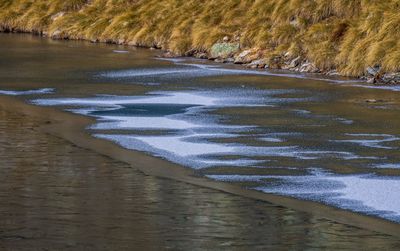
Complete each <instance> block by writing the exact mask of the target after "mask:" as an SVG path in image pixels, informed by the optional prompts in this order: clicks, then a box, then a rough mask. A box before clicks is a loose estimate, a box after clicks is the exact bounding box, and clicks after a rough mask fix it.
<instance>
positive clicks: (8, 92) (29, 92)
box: [0, 88, 54, 96]
mask: <svg viewBox="0 0 400 251" xmlns="http://www.w3.org/2000/svg"><path fill="white" fill-rule="evenodd" d="M51 93H54V89H53V88H42V89H37V90H27V91H12V90H0V94H3V95H10V96H19V95H36V94H51Z"/></svg>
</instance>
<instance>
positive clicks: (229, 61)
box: [225, 58, 235, 63]
mask: <svg viewBox="0 0 400 251" xmlns="http://www.w3.org/2000/svg"><path fill="white" fill-rule="evenodd" d="M225 62H226V63H233V62H235V59H234V58H227V59H226V60H225Z"/></svg>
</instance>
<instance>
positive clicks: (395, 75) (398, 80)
mask: <svg viewBox="0 0 400 251" xmlns="http://www.w3.org/2000/svg"><path fill="white" fill-rule="evenodd" d="M382 81H383V82H386V83H389V84H400V72H391V73H385V74H384V75H383V76H382Z"/></svg>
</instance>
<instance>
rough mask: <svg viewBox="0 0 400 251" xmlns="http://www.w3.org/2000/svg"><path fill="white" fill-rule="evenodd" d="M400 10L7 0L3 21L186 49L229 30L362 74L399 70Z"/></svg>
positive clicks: (248, 0)
mask: <svg viewBox="0 0 400 251" xmlns="http://www.w3.org/2000/svg"><path fill="white" fill-rule="evenodd" d="M399 11H400V2H399V1H398V0H386V1H381V0H268V1H265V0H208V1H199V0H52V1H48V0H0V24H1V25H2V26H5V27H9V28H17V29H19V30H22V31H46V32H49V33H50V34H51V33H52V32H54V31H61V32H62V33H63V34H65V35H67V36H69V37H70V38H74V39H90V40H91V39H99V40H101V41H107V40H112V41H118V40H123V41H126V42H129V43H130V44H135V45H141V46H156V47H161V48H163V49H168V50H172V51H174V52H176V53H179V54H185V53H188V52H191V51H194V50H196V51H209V50H210V48H211V47H212V45H213V44H214V43H216V42H218V41H220V40H221V39H222V38H223V37H224V36H229V37H230V38H231V39H237V40H238V41H240V46H241V48H242V49H246V48H258V49H259V50H260V51H262V52H263V55H264V57H269V56H271V55H280V54H284V53H286V52H290V54H291V55H292V56H293V57H295V56H299V55H300V56H303V57H305V58H307V59H308V60H310V61H311V62H313V63H314V64H316V65H317V66H318V67H319V68H321V69H324V70H330V69H334V68H335V69H338V70H339V72H340V73H342V74H344V75H350V76H359V75H362V74H363V73H364V71H365V69H366V67H368V66H372V65H376V64H379V65H381V66H382V68H383V70H385V71H399V70H400V63H399V62H400V15H399V14H398V13H399ZM60 12H63V13H64V15H62V16H60V17H58V18H56V19H55V18H54V17H55V15H56V14H58V13H60Z"/></svg>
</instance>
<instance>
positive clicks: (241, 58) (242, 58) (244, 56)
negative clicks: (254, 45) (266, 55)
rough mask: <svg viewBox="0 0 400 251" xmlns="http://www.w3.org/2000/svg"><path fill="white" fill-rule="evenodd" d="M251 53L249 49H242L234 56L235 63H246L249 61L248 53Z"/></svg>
mask: <svg viewBox="0 0 400 251" xmlns="http://www.w3.org/2000/svg"><path fill="white" fill-rule="evenodd" d="M250 54H251V50H245V51H242V52H241V53H240V54H239V55H237V56H236V57H235V60H234V63H235V64H248V63H250V62H251V59H250V58H249V55H250Z"/></svg>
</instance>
